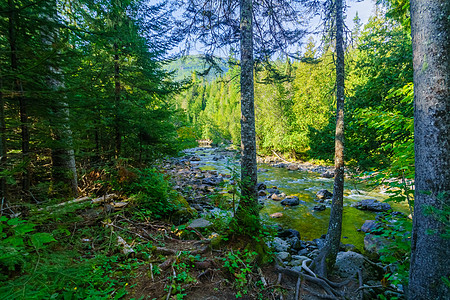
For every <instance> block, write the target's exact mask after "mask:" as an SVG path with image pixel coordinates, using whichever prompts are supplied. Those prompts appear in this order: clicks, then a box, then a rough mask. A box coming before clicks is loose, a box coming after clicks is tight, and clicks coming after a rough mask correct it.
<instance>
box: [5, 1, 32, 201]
mask: <svg viewBox="0 0 450 300" xmlns="http://www.w3.org/2000/svg"><path fill="white" fill-rule="evenodd" d="M8 8H9V15H8V19H9V20H8V23H9V24H8V25H9V46H10V50H11V55H10V58H11V69H12V71H13V73H17V72H18V68H19V58H18V57H17V30H16V29H17V28H16V26H17V9H16V5H15V3H14V0H8ZM13 93H15V94H17V100H18V102H19V115H20V130H21V138H22V161H23V164H24V167H23V168H24V170H23V172H22V199H23V200H25V201H27V200H28V199H29V191H30V167H29V160H30V133H29V130H28V114H27V104H26V99H25V97H24V95H23V87H22V81H21V80H20V78H18V77H17V76H16V78H15V80H14V87H13Z"/></svg>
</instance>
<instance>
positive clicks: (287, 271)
mask: <svg viewBox="0 0 450 300" xmlns="http://www.w3.org/2000/svg"><path fill="white" fill-rule="evenodd" d="M275 269H276V270H277V271H278V272H280V273H284V274H286V275H289V276H292V277H300V278H304V279H305V280H307V281H309V282H312V283H315V284H317V285H319V286H321V287H322V288H323V289H324V290H325V291H326V292H327V293H328V294H329V295H332V296H333V297H335V298H336V297H341V298H343V297H344V296H343V295H342V294H341V293H340V292H339V291H337V290H336V289H334V288H333V287H331V286H330V285H329V284H328V282H327V281H328V280H327V281H325V280H324V279H322V278H319V277H314V276H310V275H307V274H304V273H302V272H298V271H294V270H292V269H287V268H283V267H280V266H279V265H276V266H275Z"/></svg>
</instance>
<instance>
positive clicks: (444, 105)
mask: <svg viewBox="0 0 450 300" xmlns="http://www.w3.org/2000/svg"><path fill="white" fill-rule="evenodd" d="M449 16H450V2H449V1H448V0H429V1H423V0H412V1H411V33H412V39H413V66H414V105H415V106H414V131H415V138H414V139H415V166H416V175H415V206H414V220H413V233H412V238H411V269H410V274H409V278H410V279H409V287H408V297H409V299H448V296H449V295H450V288H449V286H447V285H446V284H445V282H444V281H443V279H442V278H447V280H449V279H450V277H449V276H450V268H449V265H448V260H449V257H450V239H449V238H448V236H447V237H446V238H445V237H444V236H443V234H444V233H446V231H447V235H448V230H449V220H448V210H449V205H450V113H449V111H450V18H449ZM430 210H433V211H434V213H431V214H430V213H427V211H430ZM444 210H446V214H447V215H446V216H445V214H444V212H443V211H444ZM439 217H441V218H442V219H441V220H439V219H438V218H439Z"/></svg>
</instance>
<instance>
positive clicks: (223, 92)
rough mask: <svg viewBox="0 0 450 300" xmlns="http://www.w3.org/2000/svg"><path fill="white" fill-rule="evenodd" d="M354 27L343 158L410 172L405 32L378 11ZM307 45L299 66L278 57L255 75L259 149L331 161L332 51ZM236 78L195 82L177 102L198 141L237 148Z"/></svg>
mask: <svg viewBox="0 0 450 300" xmlns="http://www.w3.org/2000/svg"><path fill="white" fill-rule="evenodd" d="M354 22H356V24H355V29H354V31H353V32H352V35H351V37H352V41H351V43H350V44H349V46H348V48H347V52H346V69H347V76H346V83H347V89H346V91H347V92H346V94H347V95H346V96H347V100H346V110H347V111H348V112H349V113H348V114H347V120H346V123H347V127H346V132H347V139H348V140H347V148H346V153H347V154H346V157H347V158H346V159H347V161H348V162H349V163H350V164H351V165H353V166H358V167H359V168H361V169H362V170H370V169H380V168H385V167H389V166H391V165H392V163H393V162H394V161H395V160H397V159H398V158H399V156H402V157H403V159H405V161H403V162H402V163H404V164H405V165H404V166H403V167H408V166H412V165H413V163H412V161H411V160H412V157H413V149H412V143H413V141H412V135H413V128H412V117H413V104H412V97H411V92H412V50H411V37H410V32H409V29H408V28H407V27H404V26H402V25H401V24H400V23H399V22H398V21H396V20H393V19H389V18H386V17H385V15H384V14H383V13H381V12H379V13H378V14H377V15H374V16H373V17H371V19H370V20H369V22H368V24H366V25H364V27H362V25H361V24H360V23H359V20H358V19H356V20H354ZM319 46H320V45H314V43H313V41H312V40H311V41H309V43H308V44H307V46H306V47H305V48H306V49H305V52H304V53H303V55H302V56H303V59H302V60H293V59H279V60H276V61H273V62H272V64H271V65H270V66H260V67H259V68H258V69H257V72H256V75H255V79H254V81H255V107H256V108H255V109H256V118H257V124H256V131H257V143H258V149H259V150H258V151H259V153H260V154H261V155H264V154H270V153H271V151H272V150H273V151H277V152H280V153H283V154H285V155H286V156H287V157H291V158H294V159H295V158H300V159H322V160H328V161H331V160H332V159H333V155H334V151H333V140H334V119H335V117H334V110H335V109H334V106H335V105H334V103H335V99H334V92H333V91H334V88H335V86H334V82H335V77H334V73H333V68H332V67H331V66H332V65H333V45H332V44H326V43H325V44H324V45H322V46H321V47H319ZM238 99H239V72H238V70H237V69H236V67H234V68H231V69H230V70H228V72H227V73H226V74H225V75H224V76H223V77H221V78H217V79H216V80H214V81H213V82H208V81H206V80H203V79H202V78H200V77H198V76H197V77H194V78H193V80H192V86H191V87H190V88H189V89H188V90H186V91H184V92H183V93H181V94H180V95H179V96H177V103H178V104H179V106H180V107H181V108H182V109H183V110H184V111H185V112H186V115H187V117H186V118H187V120H188V121H189V122H190V123H191V124H192V125H193V126H194V128H195V129H196V130H197V134H198V135H199V137H201V138H202V139H210V140H212V141H214V142H216V143H218V142H221V141H232V142H233V143H234V144H235V145H236V146H238V145H240V135H239V132H240V129H239V118H240V112H239V110H240V103H239V101H238Z"/></svg>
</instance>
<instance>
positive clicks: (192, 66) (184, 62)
mask: <svg viewBox="0 0 450 300" xmlns="http://www.w3.org/2000/svg"><path fill="white" fill-rule="evenodd" d="M216 63H217V66H218V68H219V69H220V71H218V70H216V69H214V68H211V70H210V71H209V73H208V74H207V75H205V79H206V80H207V81H208V82H211V81H213V80H214V79H216V78H217V77H220V76H221V75H224V74H225V73H226V72H227V71H228V64H227V61H226V60H225V59H223V58H217V59H216ZM209 67H210V66H209V65H208V63H207V62H206V61H205V59H204V58H203V57H202V56H201V55H188V56H184V57H181V58H179V59H177V60H174V61H172V62H170V63H168V64H167V65H166V66H165V67H164V68H165V69H166V70H168V71H175V75H174V79H175V80H177V81H179V80H183V79H189V78H190V77H191V76H192V73H193V72H197V73H203V72H205V71H206V70H207V69H208V68H209Z"/></svg>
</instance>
